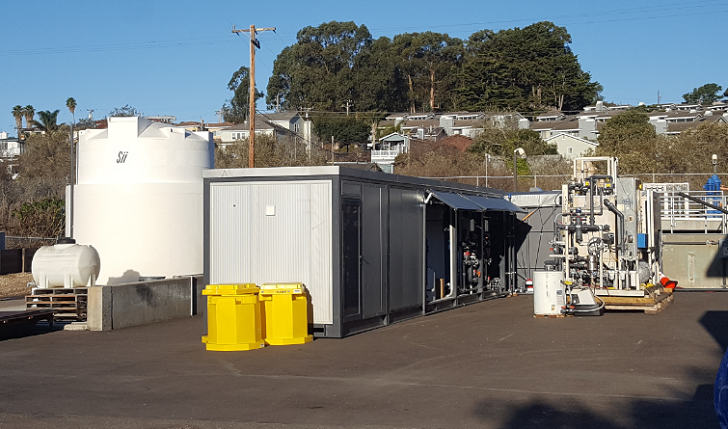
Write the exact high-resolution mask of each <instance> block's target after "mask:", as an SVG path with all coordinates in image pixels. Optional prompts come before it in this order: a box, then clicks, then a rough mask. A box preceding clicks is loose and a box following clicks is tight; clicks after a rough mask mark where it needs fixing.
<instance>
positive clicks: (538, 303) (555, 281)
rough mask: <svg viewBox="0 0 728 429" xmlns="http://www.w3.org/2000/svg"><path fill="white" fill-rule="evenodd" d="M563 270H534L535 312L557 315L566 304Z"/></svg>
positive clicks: (541, 314)
mask: <svg viewBox="0 0 728 429" xmlns="http://www.w3.org/2000/svg"><path fill="white" fill-rule="evenodd" d="M563 282H564V272H563V271H547V270H541V271H534V272H533V314H535V315H538V316H557V315H559V314H561V307H562V306H564V305H566V304H565V303H566V296H565V295H564V283H563Z"/></svg>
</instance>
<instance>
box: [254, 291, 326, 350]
mask: <svg viewBox="0 0 728 429" xmlns="http://www.w3.org/2000/svg"><path fill="white" fill-rule="evenodd" d="M260 300H261V301H263V303H264V313H265V342H266V344H270V345H276V346H279V345H287V344H303V343H308V342H309V341H311V340H313V336H312V335H310V334H309V333H308V324H309V317H310V316H311V310H310V309H309V306H308V293H307V292H306V287H305V286H304V285H303V283H267V284H264V285H263V286H261V289H260Z"/></svg>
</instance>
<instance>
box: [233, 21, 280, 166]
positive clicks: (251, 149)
mask: <svg viewBox="0 0 728 429" xmlns="http://www.w3.org/2000/svg"><path fill="white" fill-rule="evenodd" d="M259 31H260V32H263V31H276V28H275V27H267V28H258V29H256V28H255V25H251V26H250V29H249V30H236V29H235V26H234V25H233V31H232V32H233V33H236V34H237V33H249V35H250V107H249V110H250V112H249V113H248V122H249V124H250V126H249V128H248V130H249V133H250V134H249V135H248V167H249V168H254V167H255V48H256V47H257V48H260V42H259V41H258V40H257V39H256V38H255V36H256V34H257V32H259Z"/></svg>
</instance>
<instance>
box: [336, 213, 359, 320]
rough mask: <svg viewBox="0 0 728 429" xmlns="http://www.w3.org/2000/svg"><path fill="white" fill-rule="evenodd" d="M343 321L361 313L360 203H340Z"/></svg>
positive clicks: (352, 318) (353, 318)
mask: <svg viewBox="0 0 728 429" xmlns="http://www.w3.org/2000/svg"><path fill="white" fill-rule="evenodd" d="M341 212H342V227H343V231H342V237H343V238H342V240H343V243H342V249H343V255H342V259H343V267H342V269H343V284H344V288H343V289H344V314H343V316H344V321H347V320H355V319H358V317H352V316H360V315H361V287H360V284H361V203H360V202H359V201H355V200H344V201H343V203H342V210H341Z"/></svg>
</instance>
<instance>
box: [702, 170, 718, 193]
mask: <svg viewBox="0 0 728 429" xmlns="http://www.w3.org/2000/svg"><path fill="white" fill-rule="evenodd" d="M720 185H721V181H720V178H719V177H718V175H717V174H714V175H712V176H710V179H708V181H707V182H705V185H703V189H705V190H706V191H709V192H710V191H720ZM709 195H710V194H709Z"/></svg>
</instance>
